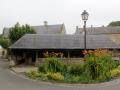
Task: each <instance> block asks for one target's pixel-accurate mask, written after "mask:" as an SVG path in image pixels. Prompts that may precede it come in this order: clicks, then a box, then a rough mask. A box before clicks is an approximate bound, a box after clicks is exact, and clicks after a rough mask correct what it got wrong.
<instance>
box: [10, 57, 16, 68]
mask: <svg viewBox="0 0 120 90" xmlns="http://www.w3.org/2000/svg"><path fill="white" fill-rule="evenodd" d="M9 60H10V62H9V66H10V67H14V66H15V65H16V64H17V62H16V57H15V56H14V55H11V56H10V57H9Z"/></svg>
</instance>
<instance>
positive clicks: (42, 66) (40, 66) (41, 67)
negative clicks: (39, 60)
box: [38, 64, 47, 73]
mask: <svg viewBox="0 0 120 90" xmlns="http://www.w3.org/2000/svg"><path fill="white" fill-rule="evenodd" d="M38 71H39V72H43V73H46V72H47V67H46V66H45V64H40V65H39V66H38Z"/></svg>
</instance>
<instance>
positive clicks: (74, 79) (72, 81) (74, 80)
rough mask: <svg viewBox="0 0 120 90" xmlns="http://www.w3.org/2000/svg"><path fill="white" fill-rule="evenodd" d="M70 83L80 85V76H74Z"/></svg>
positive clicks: (69, 80)
mask: <svg viewBox="0 0 120 90" xmlns="http://www.w3.org/2000/svg"><path fill="white" fill-rule="evenodd" d="M68 82H70V83H78V82H80V76H72V77H71V78H69V79H68Z"/></svg>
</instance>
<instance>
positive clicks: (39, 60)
mask: <svg viewBox="0 0 120 90" xmlns="http://www.w3.org/2000/svg"><path fill="white" fill-rule="evenodd" d="M61 60H63V61H64V63H65V64H71V63H72V64H78V63H83V59H82V58H61ZM44 61H45V58H37V59H36V62H35V66H38V65H39V64H42V63H43V62H44Z"/></svg>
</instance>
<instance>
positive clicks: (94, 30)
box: [75, 26, 120, 35]
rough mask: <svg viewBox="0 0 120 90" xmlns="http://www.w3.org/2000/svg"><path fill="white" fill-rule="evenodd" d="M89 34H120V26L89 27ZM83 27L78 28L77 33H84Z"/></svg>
mask: <svg viewBox="0 0 120 90" xmlns="http://www.w3.org/2000/svg"><path fill="white" fill-rule="evenodd" d="M86 31H87V34H90V35H98V34H120V27H119V26H118V27H89V28H87V29H86ZM82 32H83V28H79V29H77V30H76V32H75V34H82Z"/></svg>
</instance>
